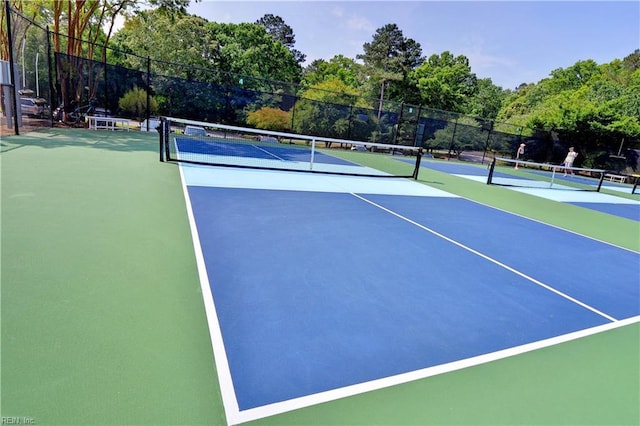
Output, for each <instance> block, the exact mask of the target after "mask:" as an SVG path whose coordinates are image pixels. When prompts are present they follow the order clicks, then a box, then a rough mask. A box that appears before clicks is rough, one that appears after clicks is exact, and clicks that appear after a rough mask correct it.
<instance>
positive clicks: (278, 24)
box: [255, 13, 306, 64]
mask: <svg viewBox="0 0 640 426" xmlns="http://www.w3.org/2000/svg"><path fill="white" fill-rule="evenodd" d="M255 23H256V24H258V25H260V26H262V27H264V28H265V29H266V30H267V33H268V34H269V35H271V36H272V37H273V38H274V39H275V40H276V41H279V42H281V43H282V44H284V45H285V46H287V48H288V49H289V50H290V51H291V53H292V54H293V56H294V58H295V59H296V62H297V63H298V64H302V63H303V62H304V61H305V59H306V55H304V54H303V53H302V52H300V51H299V50H297V49H296V48H295V44H296V36H295V35H294V34H293V29H292V28H291V27H290V26H289V25H287V24H285V22H284V19H282V18H281V17H279V16H275V15H272V14H270V13H268V14H266V15H264V16H263V17H262V18H260V19H258V20H257V21H256V22H255Z"/></svg>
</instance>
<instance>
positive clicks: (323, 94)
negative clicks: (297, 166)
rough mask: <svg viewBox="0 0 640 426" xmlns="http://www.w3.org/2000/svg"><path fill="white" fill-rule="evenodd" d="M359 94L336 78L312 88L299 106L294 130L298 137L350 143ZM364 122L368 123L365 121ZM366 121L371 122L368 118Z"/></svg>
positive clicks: (307, 91)
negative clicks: (315, 137) (308, 136)
mask: <svg viewBox="0 0 640 426" xmlns="http://www.w3.org/2000/svg"><path fill="white" fill-rule="evenodd" d="M358 105H360V106H362V104H361V103H360V104H358V92H357V90H355V89H353V88H350V87H348V86H347V85H346V84H344V83H343V82H342V81H341V80H339V79H337V78H334V79H332V80H328V81H324V82H321V83H318V84H315V85H313V86H311V87H310V88H309V89H308V90H306V91H305V92H304V93H302V95H301V98H300V99H299V100H298V101H297V102H296V104H295V115H294V119H293V129H294V131H296V132H297V133H303V134H308V135H317V136H327V137H333V138H341V139H347V138H349V137H350V130H351V129H350V124H351V122H352V118H353V117H352V116H351V114H352V109H353V107H354V106H358ZM360 121H365V118H364V117H362V119H361V120H360ZM366 121H367V122H369V120H368V117H367V118H366Z"/></svg>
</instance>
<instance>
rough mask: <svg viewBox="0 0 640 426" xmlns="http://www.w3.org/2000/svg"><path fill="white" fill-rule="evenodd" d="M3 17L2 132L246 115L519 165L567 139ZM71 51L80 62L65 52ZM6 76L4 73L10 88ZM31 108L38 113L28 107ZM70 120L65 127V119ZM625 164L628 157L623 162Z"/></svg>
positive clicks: (249, 122) (546, 156) (628, 152)
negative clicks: (7, 46) (321, 95)
mask: <svg viewBox="0 0 640 426" xmlns="http://www.w3.org/2000/svg"><path fill="white" fill-rule="evenodd" d="M9 18H10V19H8V20H7V23H8V25H7V27H9V26H11V31H10V33H8V34H7V35H8V36H9V37H8V39H9V40H8V42H10V43H11V47H12V49H11V51H12V53H13V61H12V63H13V66H12V67H10V65H11V63H10V62H9V61H4V62H3V63H2V69H3V70H4V69H5V68H6V72H5V71H3V73H2V74H3V77H2V81H1V83H2V126H3V128H4V129H6V131H8V132H12V131H15V132H18V131H21V130H22V131H27V130H31V129H34V128H39V127H41V128H42V127H51V126H61V125H75V126H83V125H84V123H83V120H82V119H81V118H82V117H83V114H96V115H102V114H104V115H110V116H118V117H124V118H129V119H131V120H135V121H136V122H144V120H145V119H148V118H150V117H152V116H155V115H166V116H173V117H178V118H186V119H193V120H201V121H208V122H214V123H223V124H231V125H237V126H245V127H256V126H255V124H254V123H255V121H254V118H255V116H258V115H260V114H261V113H264V114H267V115H269V118H270V119H271V123H272V124H271V125H272V126H273V127H272V130H280V131H288V132H293V133H301V134H308V135H316V136H322V137H329V138H338V139H350V140H357V141H368V142H379V143H387V144H398V145H410V146H422V147H424V148H425V149H426V150H427V151H428V152H430V153H431V154H432V155H434V156H440V157H446V158H459V159H463V160H469V161H480V162H484V161H488V159H489V157H492V156H494V155H497V156H501V157H513V156H514V154H515V152H516V150H517V147H518V146H519V145H520V144H521V143H524V144H526V158H527V159H529V160H532V161H535V162H549V163H560V162H561V161H562V159H563V158H564V154H565V153H566V151H567V148H568V146H569V144H570V143H571V144H572V143H573V139H572V135H570V134H565V135H563V138H559V137H558V135H556V134H555V133H553V132H547V131H542V130H538V129H532V128H528V127H525V126H515V125H512V124H508V123H499V122H494V121H492V120H487V119H483V118H479V117H472V116H467V115H462V114H458V113H454V112H449V111H441V110H436V109H432V108H427V107H425V106H420V105H407V104H401V103H397V102H393V101H388V100H383V102H381V101H380V100H379V99H364V98H359V97H357V96H353V95H349V94H344V93H342V94H337V93H332V94H331V96H330V97H331V99H332V100H333V102H322V101H319V100H316V99H311V98H312V97H313V98H316V97H318V96H310V94H311V93H310V92H309V91H308V90H304V88H301V87H300V86H298V85H295V84H292V83H286V82H280V81H273V80H268V79H264V78H256V77H252V76H247V75H240V74H232V73H226V72H222V71H220V70H218V69H204V68H198V67H193V66H190V65H187V64H179V63H171V62H166V61H160V60H156V59H153V58H150V57H143V56H139V55H136V54H135V53H132V52H123V51H119V50H115V49H111V48H109V47H107V46H103V45H99V44H95V43H90V42H87V41H82V40H78V39H73V38H69V37H66V36H64V35H62V34H54V33H52V32H51V31H49V29H48V28H43V27H42V26H39V25H38V24H36V23H34V22H33V21H31V20H29V19H28V18H26V17H24V16H23V15H21V14H20V13H19V12H16V11H13V10H11V12H10V13H9ZM70 46H72V47H73V49H71V48H70ZM74 49H75V50H74ZM70 51H75V52H80V53H81V54H80V55H77V54H70V53H65V52H70ZM5 55H8V52H6V53H5ZM7 57H8V56H7ZM9 68H12V69H13V73H14V79H13V80H11V79H10V73H11V71H10V70H9ZM14 96H15V98H16V105H17V111H15V113H14V108H13V97H14ZM33 103H36V104H38V103H39V104H40V105H43V104H46V106H43V107H42V108H40V107H33V108H31V109H30V104H33ZM70 116H72V117H74V119H73V120H69V117H70ZM78 118H80V119H78ZM145 130H146V129H145ZM3 131H5V130H3ZM563 140H564V141H563ZM639 147H640V144H639V141H637V140H636V141H627V143H626V146H625V148H624V152H618V153H617V154H618V155H617V157H618V158H616V155H615V154H616V152H615V151H614V149H615V148H614V147H604V148H603V149H602V152H597V153H592V155H591V156H590V162H591V163H590V164H587V166H589V167H596V166H599V167H603V168H608V169H612V170H622V169H624V168H625V167H628V166H629V164H631V163H633V167H634V170H635V165H636V164H637V152H638V151H636V150H635V149H637V148H639ZM631 148H635V149H631ZM634 155H635V157H634ZM585 157H586V156H584V155H583V156H582V159H584V158H585ZM630 157H634V158H631V160H629V161H627V160H628V159H629V158H630ZM623 159H625V160H623ZM627 163H629V164H627Z"/></svg>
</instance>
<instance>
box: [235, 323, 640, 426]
mask: <svg viewBox="0 0 640 426" xmlns="http://www.w3.org/2000/svg"><path fill="white" fill-rule="evenodd" d="M635 323H640V316H637V317H632V318H627V319H624V320H621V321H616V322H610V323H607V324H603V325H600V326H597V327H592V328H589V329H585V330H579V331H576V332H573V333H569V334H565V335H562V336H556V337H552V338H549V339H545V340H540V341H537V342H533V343H528V344H525V345H521V346H515V347H512V348H508V349H503V350H501V351H496V352H492V353H488V354H484V355H479V356H475V357H472V358H466V359H463V360H460V361H454V362H450V363H448V364H441V365H437V366H434V367H428V368H423V369H421V370H415V371H411V372H408V373H404V374H398V375H395V376H389V377H385V378H382V379H377V380H372V381H369V382H363V383H358V384H355V385H351V386H346V387H343V388H339V389H334V390H330V391H326V392H320V393H317V394H313V395H308V396H304V397H301V398H295V399H290V400H287V401H282V402H277V403H274V404H269V405H264V406H261V407H257V408H252V409H249V410H244V411H239V412H236V413H232V415H230V414H227V419H228V420H229V424H231V425H235V424H239V423H244V422H249V421H252V420H258V419H261V418H265V417H269V416H274V415H276V414H282V413H286V412H288V411H293V410H297V409H300V408H305V407H310V406H313V405H318V404H322V403H325V402H330V401H335V400H337V399H342V398H346V397H350V396H355V395H359V394H363V393H365V392H371V391H375V390H380V389H384V388H388V387H391V386H396V385H400V384H403V383H409V382H413V381H416V380H420V379H425V378H427V377H432V376H436V375H439V374H444V373H450V372H452V371H456V370H461V369H463V368H468V367H474V366H477V365H481V364H486V363H488V362H493V361H497V360H500V359H504V358H509V357H512V356H516V355H521V354H524V353H526V352H532V351H534V350H538V349H543V348H547V347H550V346H554V345H558V344H561V343H566V342H570V341H572V340H577V339H580V338H582V337H587V336H591V335H594V334H598V333H602V332H605V331H609V330H613V329H616V328H620V327H624V326H627V325H631V324H635Z"/></svg>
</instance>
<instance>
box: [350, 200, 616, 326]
mask: <svg viewBox="0 0 640 426" xmlns="http://www.w3.org/2000/svg"><path fill="white" fill-rule="evenodd" d="M351 195H353V196H354V197H356V198H359V199H361V200H362V201H364V202H367V203H369V204H371V205H372V206H375V207H377V208H379V209H381V210H384V211H385V212H387V213H389V214H392V215H394V216H396V217H398V218H400V219H402V220H404V221H406V222H409V223H410V224H412V225H415V226H417V227H418V228H420V229H422V230H424V231H427V232H429V233H431V234H433V235H435V236H437V237H439V238H442V239H443V240H445V241H448V242H450V243H452V244H455V245H456V246H458V247H460V248H462V249H464V250H467V251H469V252H471V253H473V254H475V255H476V256H480V257H481V258H483V259H485V260H488V261H489V262H492V263H494V264H496V265H498V266H500V267H501V268H504V269H506V270H507V271H510V272H513V273H514V274H516V275H519V276H521V277H522V278H524V279H526V280H529V281H531V282H532V283H534V284H536V285H539V286H540V287H543V288H545V289H547V290H549V291H551V292H553V293H555V294H557V295H559V296H561V297H563V298H565V299H567V300H569V301H571V302H573V303H575V304H577V305H580V306H582V307H583V308H585V309H588V310H590V311H591V312H594V313H596V314H598V315H600V316H602V317H604V318H606V319H608V320H609V321H613V322H615V321H617V319H615V318H613V317H612V316H610V315H607V314H605V313H604V312H601V311H599V310H597V309H596V308H594V307H593V306H589V305H587V304H586V303H584V302H581V301H580V300H578V299H576V298H573V297H571V296H569V295H568V294H566V293H563V292H561V291H560V290H556V289H555V288H553V287H551V286H549V285H547V284H545V283H543V282H541V281H538V280H536V279H535V278H533V277H530V276H529V275H527V274H524V273H522V272H520V271H518V270H517V269H514V268H512V267H510V266H508V265H505V264H504V263H502V262H500V261H499V260H496V259H494V258H492V257H489V256H487V255H486V254H482V253H480V252H479V251H478V250H475V249H472V248H471V247H469V246H466V245H464V244H462V243H460V242H458V241H456V240H453V239H451V238H449V237H447V236H446V235H443V234H441V233H439V232H437V231H434V230H433V229H431V228H428V227H426V226H424V225H422V224H420V223H418V222H416V221H414V220H411V219H409V218H408V217H405V216H402V215H401V214H399V213H396V212H394V211H393V210H389V209H388V208H386V207H383V206H381V205H380V204H377V203H375V202H373V201H371V200H368V199H366V198H364V197H362V196H360V195H358V194H354V193H351Z"/></svg>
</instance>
